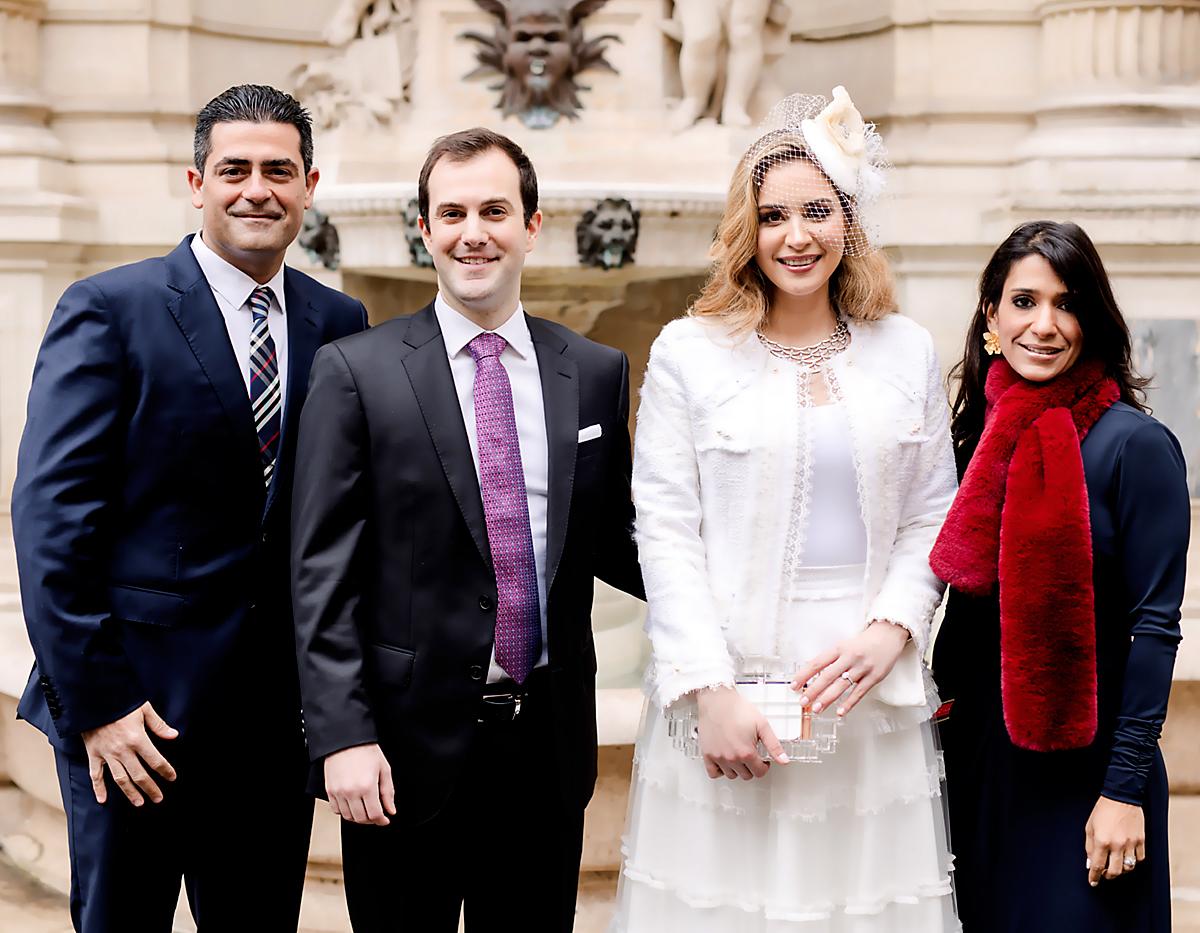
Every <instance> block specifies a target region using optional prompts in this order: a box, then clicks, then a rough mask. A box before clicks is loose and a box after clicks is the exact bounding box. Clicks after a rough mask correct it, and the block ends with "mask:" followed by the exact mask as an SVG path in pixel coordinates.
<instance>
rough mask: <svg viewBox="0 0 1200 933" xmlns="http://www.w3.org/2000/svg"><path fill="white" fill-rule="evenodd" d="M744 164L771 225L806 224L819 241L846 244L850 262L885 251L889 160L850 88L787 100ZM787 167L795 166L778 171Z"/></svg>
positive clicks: (765, 125) (778, 106) (761, 132)
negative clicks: (883, 204)
mask: <svg viewBox="0 0 1200 933" xmlns="http://www.w3.org/2000/svg"><path fill="white" fill-rule="evenodd" d="M744 160H745V164H746V165H747V167H748V168H749V170H750V172H751V175H752V177H753V181H754V186H755V189H756V190H757V191H758V192H759V197H758V202H759V211H760V215H764V216H768V217H769V218H770V219H769V222H773V221H774V220H776V219H777V220H778V221H779V222H787V221H790V220H791V219H793V218H796V217H799V218H800V219H801V220H802V221H803V223H804V224H805V226H806V227H807V228H808V229H809V232H810V233H811V234H812V235H813V237H814V238H815V239H817V240H820V241H823V242H830V241H834V240H836V241H838V242H839V243H840V245H841V247H842V250H843V252H844V253H845V254H846V255H848V256H859V255H863V254H865V253H869V252H872V251H874V250H876V249H878V248H879V243H880V238H879V205H880V201H881V198H882V195H883V192H884V187H885V182H886V175H887V170H888V167H889V166H888V162H887V153H886V150H885V148H884V145H883V139H882V138H881V137H880V135H879V133H878V132H877V131H876V129H875V125H874V124H872V123H867V122H865V121H864V120H863V118H862V115H861V114H860V113H859V112H858V108H856V107H855V106H854V102H853V101H852V100H851V99H850V95H849V94H848V93H847V92H846V89H845V88H844V87H841V86H838V87H835V88H834V89H833V99H832V100H828V99H826V98H825V97H822V96H820V95H815V94H792V95H791V96H789V97H785V98H784V99H783V100H781V101H779V102H778V103H777V104H775V106H774V107H772V108H771V111H770V113H768V114H767V117H766V119H765V120H764V121H763V123H762V125H761V126H760V127H759V133H758V138H757V139H756V140H755V142H754V143H753V144H752V145H751V146H750V148H749V149H748V150H747V152H746V155H745V156H744ZM781 166H789V167H788V168H787V169H786V170H785V171H780V172H773V171H772V170H773V169H775V168H778V167H781ZM772 211H775V212H777V215H778V216H777V217H776V215H775V214H773V213H771V212H772Z"/></svg>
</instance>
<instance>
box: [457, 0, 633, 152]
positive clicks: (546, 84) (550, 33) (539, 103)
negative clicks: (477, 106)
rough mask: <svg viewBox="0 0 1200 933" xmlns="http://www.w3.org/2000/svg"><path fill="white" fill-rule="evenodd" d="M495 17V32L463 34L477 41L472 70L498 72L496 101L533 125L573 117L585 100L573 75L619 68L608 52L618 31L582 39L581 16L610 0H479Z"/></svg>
mask: <svg viewBox="0 0 1200 933" xmlns="http://www.w3.org/2000/svg"><path fill="white" fill-rule="evenodd" d="M475 2H476V4H478V5H479V6H480V7H481V8H482V9H484V10H486V11H487V12H488V13H491V14H492V15H493V16H494V17H495V18H496V28H495V30H494V32H493V33H492V35H490V36H488V35H484V34H482V33H479V32H473V31H467V32H463V33H460V34H459V38H462V39H468V40H470V41H472V42H475V43H477V44H478V45H479V48H478V50H477V51H476V57H477V59H478V61H479V67H477V68H476V69H475V70H474V71H472V72H471V73H470V74H468V75H467V76H466V77H467V78H473V77H476V76H477V75H483V74H493V73H494V74H499V75H500V77H501V80H500V82H499V83H498V84H496V85H494V86H493V89H494V90H498V91H500V102H499V103H498V104H497V105H496V106H497V107H498V108H499V109H500V110H501V111H502V112H503V113H504V115H505V116H506V117H507V116H517V117H519V118H520V119H521V122H522V123H524V124H525V125H526V126H528V127H529V128H530V129H546V128H548V127H551V126H553V125H554V124H555V123H557V122H558V119H559V117H567V118H568V119H571V120H574V119H575V118H576V116H577V115H578V111H579V110H580V109H581V107H582V106H583V105H582V104H581V103H580V100H579V94H578V92H579V91H582V90H587V88H585V87H584V86H583V85H581V84H579V83H577V82H576V80H575V77H576V75H578V74H579V73H580V72H581V71H585V70H587V69H589V68H601V69H604V70H605V71H611V72H614V73H615V72H616V69H615V68H613V66H612V65H611V64H610V63H609V62H608V61H607V60H606V59H605V58H604V49H605V45H606V44H607V43H608V42H609V41H611V40H614V39H615V40H616V41H618V42H619V41H620V39H619V38H618V37H617V36H614V35H602V36H596V37H595V38H593V39H586V40H585V39H584V37H583V20H584V19H585V18H586V17H587V16H589V15H591V14H592V13H594V12H595V11H596V10H598V9H600V7H602V6H604V4H605V3H607V2H608V0H475Z"/></svg>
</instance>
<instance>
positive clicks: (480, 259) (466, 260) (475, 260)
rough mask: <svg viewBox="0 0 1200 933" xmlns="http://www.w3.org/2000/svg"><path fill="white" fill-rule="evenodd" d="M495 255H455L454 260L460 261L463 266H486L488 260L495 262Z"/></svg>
mask: <svg viewBox="0 0 1200 933" xmlns="http://www.w3.org/2000/svg"><path fill="white" fill-rule="evenodd" d="M496 258H497V257H494V256H493V257H488V256H455V257H454V261H455V262H461V263H462V264H463V265H464V266H486V265H487V264H488V263H489V262H495V261H496Z"/></svg>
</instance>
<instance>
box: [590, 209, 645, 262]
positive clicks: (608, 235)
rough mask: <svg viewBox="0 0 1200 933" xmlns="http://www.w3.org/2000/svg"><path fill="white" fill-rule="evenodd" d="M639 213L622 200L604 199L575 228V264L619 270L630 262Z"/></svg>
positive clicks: (633, 251) (634, 247)
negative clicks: (576, 258) (576, 252)
mask: <svg viewBox="0 0 1200 933" xmlns="http://www.w3.org/2000/svg"><path fill="white" fill-rule="evenodd" d="M640 222H641V213H640V212H638V211H637V210H635V209H634V206H633V205H632V204H630V203H629V201H627V200H626V199H625V198H604V199H603V200H601V201H597V202H596V206H595V207H593V208H590V209H588V210H586V211H584V212H583V216H582V217H581V218H579V223H577V224H576V225H575V245H576V248H577V249H578V251H579V263H580V265H584V266H597V267H599V268H601V269H619V268H621V267H622V266H625V265H628V264H630V263H632V262H633V255H634V253H635V252H636V251H637V238H638V228H639V227H640Z"/></svg>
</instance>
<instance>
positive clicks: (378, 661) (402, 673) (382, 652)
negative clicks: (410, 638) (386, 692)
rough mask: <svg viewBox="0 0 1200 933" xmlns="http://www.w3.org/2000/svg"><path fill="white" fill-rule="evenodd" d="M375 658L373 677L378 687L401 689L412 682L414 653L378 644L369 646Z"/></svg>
mask: <svg viewBox="0 0 1200 933" xmlns="http://www.w3.org/2000/svg"><path fill="white" fill-rule="evenodd" d="M371 648H372V651H371V653H372V654H373V655H374V656H375V675H376V677H378V678H379V686H380V687H385V688H386V687H394V688H397V689H403V688H404V687H407V686H408V682H409V681H410V680H412V669H413V661H414V660H415V659H416V653H415V652H413V651H410V650H409V649H408V648H393V647H392V646H391V645H381V644H379V643H378V642H376V643H375V644H373V645H372V646H371Z"/></svg>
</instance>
